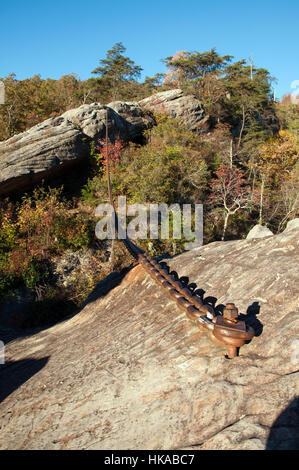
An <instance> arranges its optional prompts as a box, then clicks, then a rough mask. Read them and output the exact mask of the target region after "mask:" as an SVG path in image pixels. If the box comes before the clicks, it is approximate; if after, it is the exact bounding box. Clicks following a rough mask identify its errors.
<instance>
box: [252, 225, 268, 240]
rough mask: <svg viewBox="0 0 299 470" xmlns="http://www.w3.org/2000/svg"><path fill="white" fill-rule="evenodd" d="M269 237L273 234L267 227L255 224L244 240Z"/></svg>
mask: <svg viewBox="0 0 299 470" xmlns="http://www.w3.org/2000/svg"><path fill="white" fill-rule="evenodd" d="M270 235H273V233H272V232H271V230H270V229H269V228H268V227H266V226H265V225H260V224H257V225H255V226H254V227H253V228H252V229H251V230H250V231H249V232H248V235H247V237H246V239H247V240H251V239H253V238H264V237H269V236H270Z"/></svg>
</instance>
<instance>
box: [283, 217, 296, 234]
mask: <svg viewBox="0 0 299 470" xmlns="http://www.w3.org/2000/svg"><path fill="white" fill-rule="evenodd" d="M293 229H299V218H296V219H292V220H289V221H288V223H287V226H286V228H285V232H288V231H289V230H293Z"/></svg>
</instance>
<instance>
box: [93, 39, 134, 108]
mask: <svg viewBox="0 0 299 470" xmlns="http://www.w3.org/2000/svg"><path fill="white" fill-rule="evenodd" d="M125 51H126V48H125V47H124V46H123V44H122V43H121V42H118V43H116V44H115V45H114V46H113V47H112V49H109V50H108V52H107V54H106V59H102V60H100V64H101V65H100V67H97V68H96V69H94V70H93V71H92V72H91V73H93V74H96V75H100V79H99V81H100V83H101V84H102V85H103V87H104V88H105V89H106V90H107V89H108V90H110V91H111V92H112V99H115V98H117V97H118V98H123V95H124V94H125V89H126V85H128V84H130V82H132V81H135V80H136V79H137V78H139V77H140V74H141V71H142V68H141V67H140V66H139V65H135V63H134V62H133V61H132V60H131V59H130V58H129V57H125V56H124V55H123V54H124V52H125Z"/></svg>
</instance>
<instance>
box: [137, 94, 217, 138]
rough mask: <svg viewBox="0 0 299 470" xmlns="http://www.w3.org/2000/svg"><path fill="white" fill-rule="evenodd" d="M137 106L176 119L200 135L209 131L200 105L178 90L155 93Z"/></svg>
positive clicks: (206, 117) (190, 96)
mask: <svg viewBox="0 0 299 470" xmlns="http://www.w3.org/2000/svg"><path fill="white" fill-rule="evenodd" d="M139 105H140V106H141V107H142V108H144V109H148V110H150V111H153V112H157V113H166V114H168V115H169V116H170V117H173V118H177V119H179V120H180V121H181V122H182V123H183V124H184V125H185V126H186V127H187V128H188V129H190V130H192V131H196V132H199V133H201V132H205V131H207V129H209V125H208V120H209V116H206V114H205V111H204V108H203V106H202V103H201V102H200V101H199V100H198V99H197V98H195V97H194V96H192V95H184V94H183V91H182V90H181V89H179V88H176V89H174V90H168V91H163V92H160V93H156V94H155V95H152V96H150V97H148V98H145V99H143V100H141V101H139Z"/></svg>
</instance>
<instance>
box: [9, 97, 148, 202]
mask: <svg viewBox="0 0 299 470" xmlns="http://www.w3.org/2000/svg"><path fill="white" fill-rule="evenodd" d="M107 107H108V112H109V114H108V116H109V135H110V137H111V138H114V137H115V136H119V137H120V138H121V139H122V140H124V141H126V142H128V141H136V140H138V139H141V138H142V133H143V131H144V130H146V129H149V128H150V127H152V126H153V125H154V124H155V120H154V118H153V116H152V114H151V113H150V112H149V111H142V109H141V108H140V106H139V105H138V103H121V104H118V103H111V106H110V104H109V105H108V106H107ZM107 107H106V106H102V105H100V104H99V103H92V104H86V105H82V106H80V107H79V108H76V109H72V110H69V111H67V112H65V113H64V114H62V115H61V116H59V117H54V118H50V119H47V120H46V121H44V122H42V123H41V124H37V125H36V126H34V127H32V128H31V129H29V130H28V131H26V132H23V133H22V134H18V135H16V136H14V137H11V138H10V139H8V140H7V141H5V142H0V195H1V194H7V193H9V192H12V191H18V190H22V189H24V188H29V187H31V186H33V185H34V184H37V183H39V182H41V181H42V180H43V179H48V178H50V177H53V176H56V175H59V174H62V173H63V172H66V171H67V170H68V168H70V167H71V166H74V165H76V164H78V163H79V162H82V161H84V160H86V161H87V158H88V156H89V154H90V144H91V142H97V140H98V139H99V138H102V137H104V136H105V129H106V124H105V123H106V109H107Z"/></svg>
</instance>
